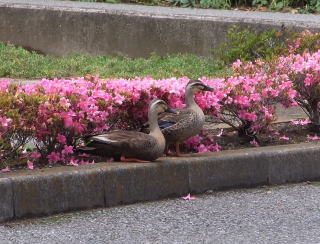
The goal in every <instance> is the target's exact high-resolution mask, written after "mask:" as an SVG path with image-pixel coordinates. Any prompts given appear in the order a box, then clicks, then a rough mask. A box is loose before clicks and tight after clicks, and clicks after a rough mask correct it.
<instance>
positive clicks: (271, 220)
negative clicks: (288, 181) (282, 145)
mask: <svg viewBox="0 0 320 244" xmlns="http://www.w3.org/2000/svg"><path fill="white" fill-rule="evenodd" d="M195 197H196V199H195V200H184V199H181V198H179V199H167V200H164V201H158V202H150V203H139V204H133V205H128V206H120V207H115V208H109V209H98V210H91V211H83V212H77V213H69V214H62V215H56V216H53V217H48V218H41V219H33V220H25V221H17V222H10V223H6V224H1V225H0V237H1V239H0V243H1V244H10V243H47V244H51V243H68V244H69V243H95V244H96V243H116V244H117V243H130V244H131V243H166V244H168V243H290V244H292V243H299V244H303V243H308V244H312V243H320V231H319V230H320V183H312V184H298V185H285V186H278V187H271V188H270V187H262V188H257V189H244V190H234V191H225V192H210V193H208V194H203V195H198V196H195Z"/></svg>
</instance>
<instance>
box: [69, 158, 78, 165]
mask: <svg viewBox="0 0 320 244" xmlns="http://www.w3.org/2000/svg"><path fill="white" fill-rule="evenodd" d="M69 165H71V166H79V164H78V163H77V162H76V161H75V160H73V159H71V161H70V163H69Z"/></svg>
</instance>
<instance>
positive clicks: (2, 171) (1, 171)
mask: <svg viewBox="0 0 320 244" xmlns="http://www.w3.org/2000/svg"><path fill="white" fill-rule="evenodd" d="M8 172H11V169H10V168H9V167H8V166H7V167H5V168H4V169H1V170H0V173H8Z"/></svg>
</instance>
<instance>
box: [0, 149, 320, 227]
mask: <svg viewBox="0 0 320 244" xmlns="http://www.w3.org/2000/svg"><path fill="white" fill-rule="evenodd" d="M319 158H320V144H318V143H303V144H295V145H283V146H270V147H263V148H250V149H243V150H236V151H223V152H219V153H204V154H195V155H194V156H192V157H188V158H178V159H176V158H161V159H160V160H158V161H156V162H154V163H139V164H138V163H130V164H125V163H108V164H106V163H99V164H95V165H86V166H79V167H58V168H52V169H41V170H34V171H31V170H28V171H18V172H11V173H6V174H1V175H0V196H1V204H0V222H4V221H8V220H13V219H19V218H25V217H34V216H46V215H51V214H55V213H61V212H66V211H72V210H80V209H91V208H97V207H111V206H116V205H120V204H127V203H134V202H140V201H151V200H157V199H163V198H167V197H174V196H182V195H186V194H187V193H189V192H192V193H202V192H205V191H207V190H220V189H226V188H235V187H253V186H257V185H267V184H272V185H273V184H284V183H289V182H301V181H306V180H316V179H320V163H319V161H318V159H319Z"/></svg>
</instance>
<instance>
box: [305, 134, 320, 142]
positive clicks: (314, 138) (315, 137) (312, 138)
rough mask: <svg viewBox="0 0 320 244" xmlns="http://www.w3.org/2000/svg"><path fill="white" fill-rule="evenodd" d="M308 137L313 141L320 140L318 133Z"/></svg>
mask: <svg viewBox="0 0 320 244" xmlns="http://www.w3.org/2000/svg"><path fill="white" fill-rule="evenodd" d="M307 139H309V140H312V141H316V140H320V137H319V136H317V135H314V136H309V135H307Z"/></svg>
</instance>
